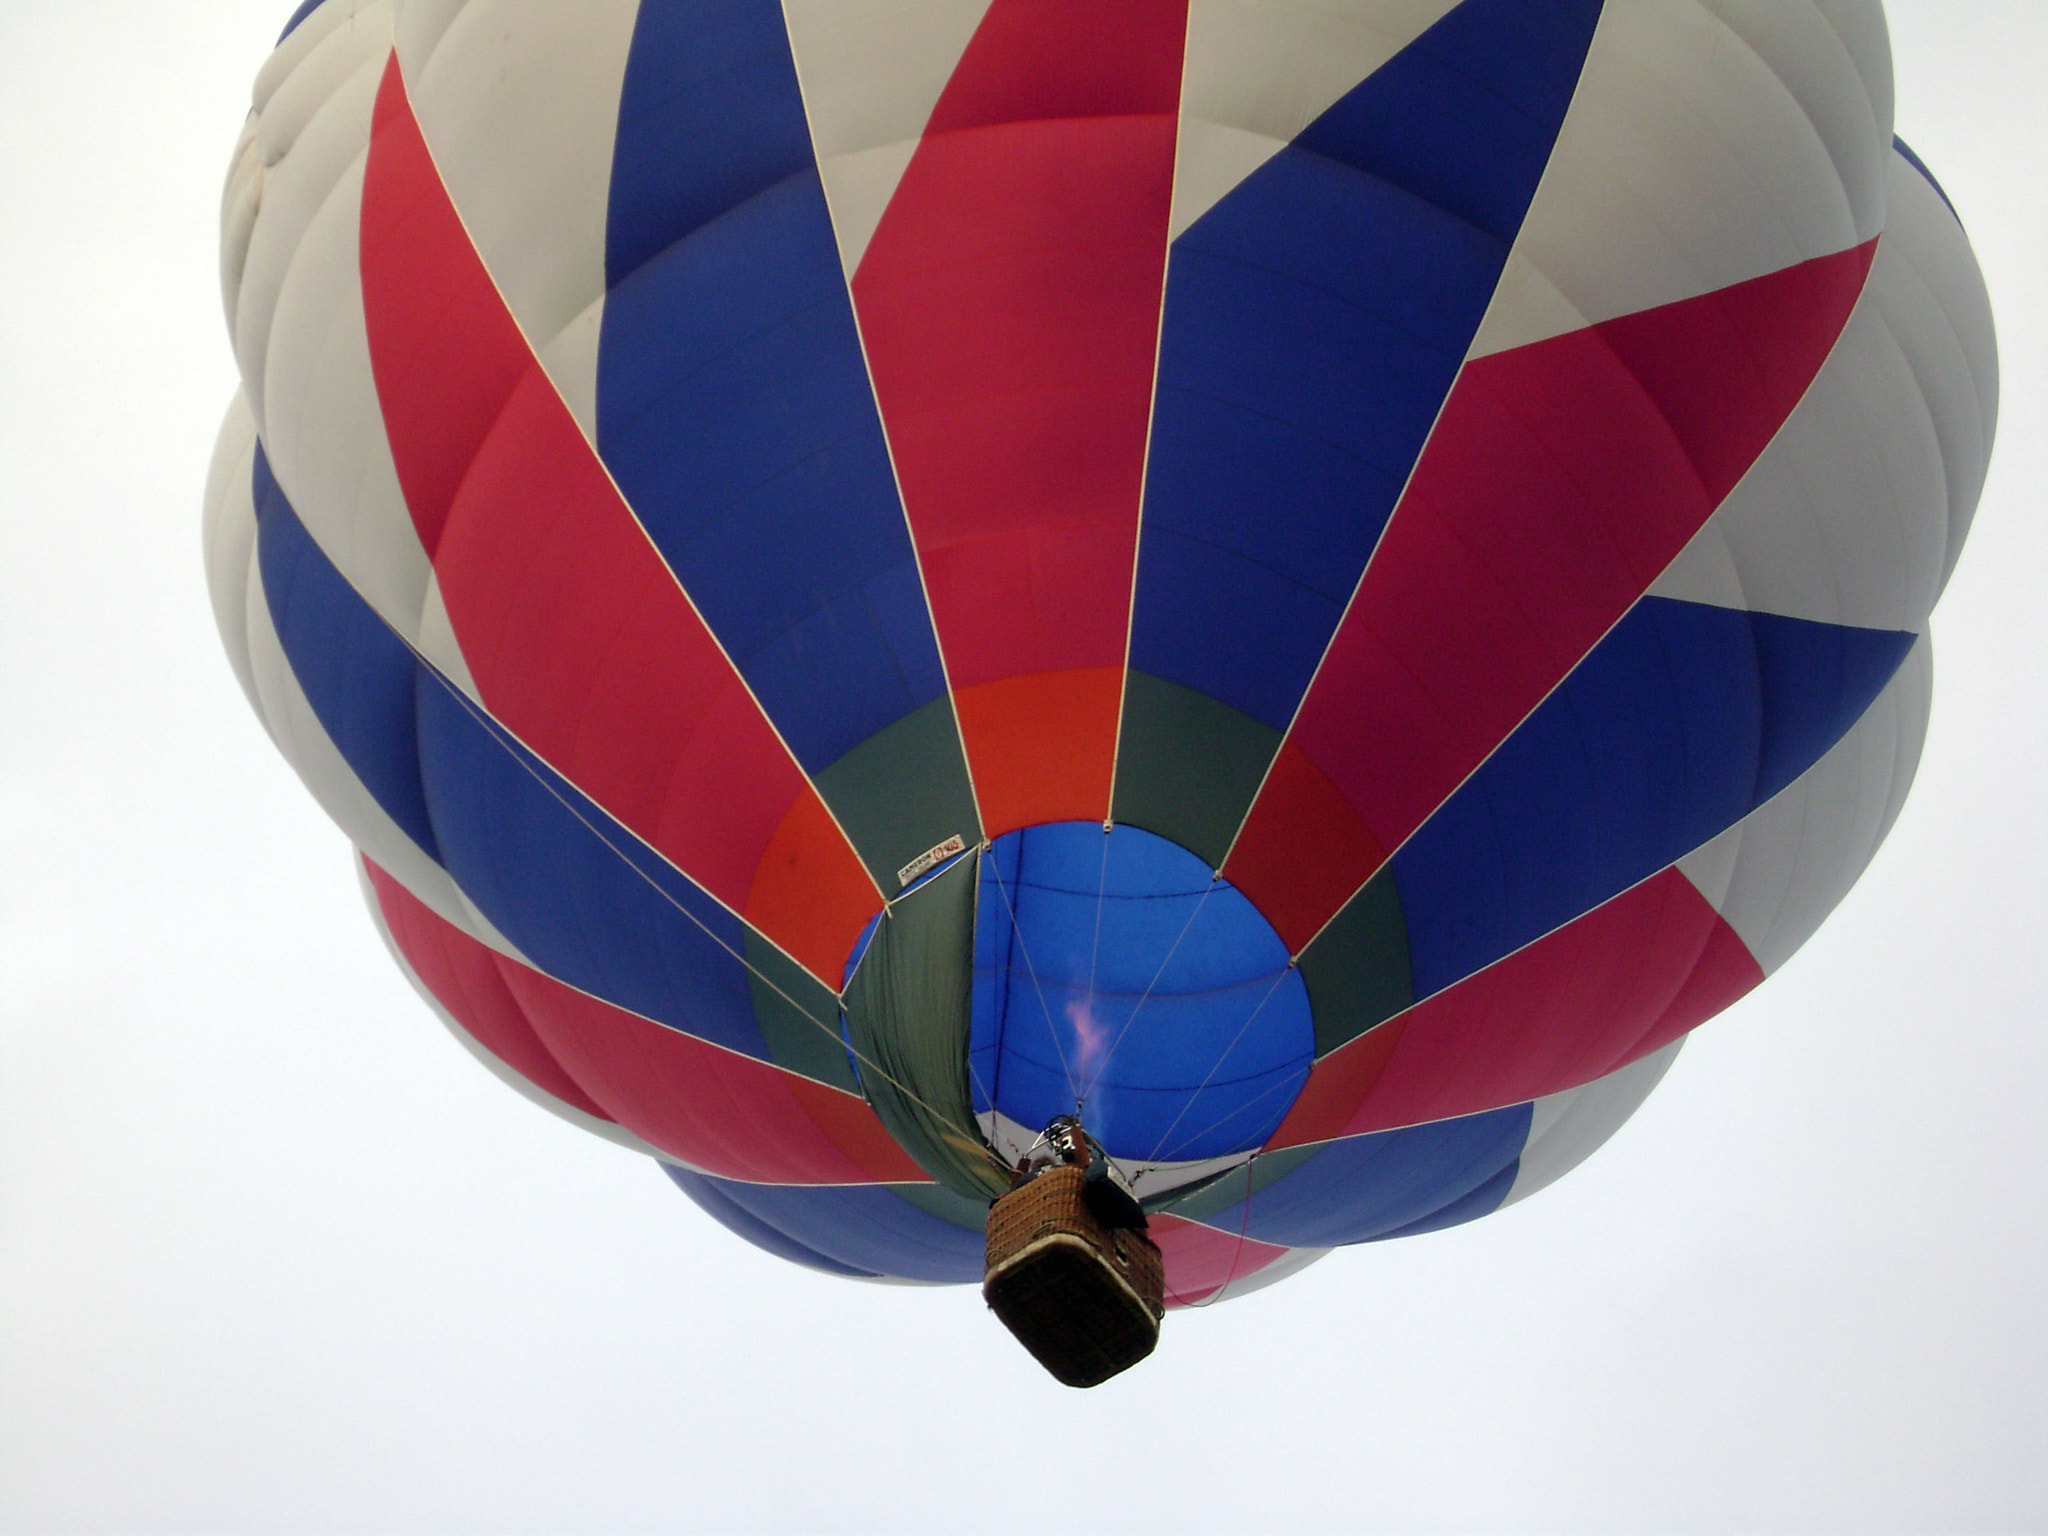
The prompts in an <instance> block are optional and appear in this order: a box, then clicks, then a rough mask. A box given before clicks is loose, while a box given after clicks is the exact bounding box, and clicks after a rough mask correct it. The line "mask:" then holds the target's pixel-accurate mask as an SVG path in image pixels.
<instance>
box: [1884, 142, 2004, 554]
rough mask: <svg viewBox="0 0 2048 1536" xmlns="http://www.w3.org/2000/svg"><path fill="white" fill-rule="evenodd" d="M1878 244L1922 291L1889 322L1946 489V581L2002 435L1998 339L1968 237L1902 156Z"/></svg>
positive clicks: (1896, 159)
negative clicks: (1936, 443) (1927, 417)
mask: <svg viewBox="0 0 2048 1536" xmlns="http://www.w3.org/2000/svg"><path fill="white" fill-rule="evenodd" d="M1884 238H1885V247H1886V248H1887V249H1888V250H1889V252H1890V255H1891V257H1892V260H1893V262H1894V263H1895V264H1896V265H1898V266H1900V267H1903V268H1904V269H1906V271H1908V272H1909V273H1910V274H1911V277H1910V281H1913V282H1917V283H1918V284H1919V285H1920V287H1921V288H1922V289H1923V290H1924V294H1923V297H1922V299H1921V301H1920V302H1918V303H1910V304H1907V303H1902V304H1900V305H1899V306H1898V307H1897V309H1896V311H1895V312H1891V313H1888V315H1887V319H1888V321H1889V323H1890V324H1891V326H1892V329H1893V331H1894V332H1895V334H1896V336H1897V339H1898V344H1899V347H1900V350H1901V351H1902V352H1903V353H1904V354H1905V356H1906V359H1907V361H1908V362H1910V363H1911V365H1912V368H1913V374H1914V377H1915V378H1917V379H1918V380H1919V383H1920V391H1921V396H1922V398H1923V399H1925V400H1926V402H1927V405H1928V409H1929V411H1930V412H1931V413H1932V415H1933V419H1934V431H1935V435H1936V437H1937V438H1939V440H1940V442H1941V459H1942V468H1943V471H1944V473H1945V475H1946V476H1947V479H1948V509H1949V529H1948V551H1947V556H1946V558H1945V560H1944V561H1943V565H1942V579H1943V580H1944V581H1946V580H1947V578H1948V573H1949V572H1951V571H1953V570H1954V569H1955V562H1956V557H1957V556H1958V555H1960V554H1961V553H1962V549H1963V539H1964V537H1965V536H1966V535H1967V534H1968V533H1969V531H1970V520H1971V518H1972V517H1973V516H1974V515H1975V514H1976V511H1977V498H1978V497H1979V496H1980V495H1981V494H1982V493H1983V490H1984V472H1985V470H1986V469H1987V468H1988V467H1989V465H1990V462H1991V441H1992V437H1993V435H1994V433H1995V432H1996V430H1997V425H1998V338H1997V332H1996V329H1995V327H1994V325H1993V323H1992V318H1991V299H1990V296H1989V295H1988V294H1987V293H1986V292H1985V291H1984V274H1983V273H1982V272H1981V271H1980V270H1979V269H1978V266H1977V258H1976V256H1975V254H1974V253H1972V251H1971V250H1970V243H1969V238H1968V236H1967V235H1966V234H1965V233H1964V232H1963V227H1962V226H1961V225H1960V224H1958V223H1957V222H1956V219H1955V215H1954V213H1953V212H1951V211H1950V209H1949V206H1948V204H1947V203H1946V202H1945V201H1943V199H1942V196H1941V194H1940V193H1939V192H1937V191H1936V190H1935V189H1934V188H1933V187H1932V186H1930V185H1928V183H1927V180H1926V178H1925V177H1923V176H1922V175H1921V174H1920V173H1919V172H1918V171H1916V170H1915V169H1913V167H1912V165H1911V164H1909V163H1908V162H1907V161H1906V159H1905V158H1904V157H1903V156H1897V155H1895V156H1894V157H1893V159H1892V173H1891V215H1890V218H1889V219H1888V220H1887V222H1886V224H1885V236H1884ZM1907 281H1908V279H1906V278H1901V283H1902V284H1904V283H1905V282H1907Z"/></svg>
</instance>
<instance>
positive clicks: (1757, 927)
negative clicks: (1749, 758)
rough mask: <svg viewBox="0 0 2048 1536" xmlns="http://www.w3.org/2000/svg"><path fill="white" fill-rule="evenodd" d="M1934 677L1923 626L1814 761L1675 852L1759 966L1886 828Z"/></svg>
mask: <svg viewBox="0 0 2048 1536" xmlns="http://www.w3.org/2000/svg"><path fill="white" fill-rule="evenodd" d="M1932 681H1933V668H1932V661H1931V647H1930V645H1929V642H1928V640H1927V637H1926V636H1924V635H1923V636H1921V638H1920V641H1919V643H1918V644H1916V645H1915V646H1914V647H1913V649H1912V650H1911V651H1910V652H1908V653H1907V656H1906V659H1905V661H1904V662H1903V663H1902V664H1901V665H1900V667H1899V670H1898V672H1897V673H1896V674H1895V675H1894V676H1893V678H1892V680H1891V682H1890V683H1888V684H1887V685H1886V686H1885V689H1884V691H1883V692H1882V693H1880V694H1879V695H1878V696H1877V699H1876V701H1875V702H1874V703H1872V705H1871V706H1870V708H1869V709H1868V710H1867V711H1865V713H1864V715H1863V718H1862V719H1861V720H1859V721H1857V722H1856V724H1855V726H1854V727H1853V728H1851V730H1850V731H1849V733H1848V734H1847V735H1846V736H1844V737H1843V738H1842V739H1841V740H1840V741H1839V742H1837V743H1836V744H1835V745H1834V747H1833V748H1832V749H1831V750H1830V751H1829V752H1828V753H1827V754H1826V755H1825V756H1824V757H1822V758H1821V760H1820V761H1819V762H1817V763H1815V764H1814V765H1813V766H1812V767H1811V768H1809V769H1808V770H1807V771H1806V772H1805V773H1804V774H1802V775H1801V776H1800V777H1799V778H1798V779H1797V780H1795V781H1794V782H1793V783H1792V784H1790V785H1788V786H1787V787H1786V788H1785V789H1784V790H1782V791H1780V792H1779V793H1778V794H1777V795H1775V796H1774V797H1773V798H1772V799H1771V800H1769V801H1768V802H1766V803H1765V804H1764V805H1762V806H1760V807H1758V808H1757V809H1756V810H1755V811H1752V812H1751V813H1750V814H1749V815H1748V816H1747V817H1745V818H1744V819H1743V820H1741V821H1739V822H1737V823H1736V824H1735V825H1734V826H1733V827H1730V828H1729V829H1728V830H1727V831H1726V832H1723V833H1722V834H1721V835H1720V836H1719V837H1717V838H1715V839H1714V840H1713V841H1712V842H1710V843H1708V844H1706V845H1705V846H1704V847H1702V848H1700V849H1698V850H1696V851H1695V852H1693V853H1690V854H1688V855H1686V857H1685V858H1683V859H1680V860H1679V861H1678V868H1679V871H1680V872H1681V873H1682V874H1684V875H1685V877H1686V878H1687V879H1689V880H1691V881H1692V883H1693V884H1694V885H1695V886H1697V887H1699V890H1700V893H1701V894H1702V895H1704V896H1705V897H1706V898H1707V900H1708V901H1710V902H1711V903H1712V904H1713V905H1714V907H1715V909H1716V910H1717V911H1718V912H1720V914H1721V916H1722V917H1723V918H1725V919H1726V920H1727V922H1728V925H1729V926H1730V927H1731V928H1733V929H1734V930H1735V932H1736V935H1737V936H1738V937H1739V938H1740V939H1741V940H1742V942H1743V944H1744V945H1745V946H1747V947H1748V949H1749V952H1750V953H1751V954H1752V955H1754V956H1755V957H1756V961H1757V964H1758V965H1760V966H1761V967H1762V968H1763V971H1764V974H1765V975H1767V976H1768V975H1770V974H1771V973H1772V972H1773V971H1775V970H1777V969H1778V967H1780V966H1781V965H1783V964H1784V963H1785V962H1786V961H1787V960H1789V959H1790V958H1791V957H1792V954H1793V952H1794V951H1795V950H1797V949H1798V948H1799V946H1800V945H1802V944H1804V943H1805V942H1806V941H1807V940H1808V939H1809V938H1811V937H1812V936H1813V934H1814V932H1815V931H1816V930H1817V929H1819V927H1820V925H1821V923H1822V922H1824V921H1825V920H1826V918H1827V916H1828V914H1829V913H1830V912H1832V911H1834V909H1835V908H1836V906H1837V905H1839V904H1840V902H1841V900H1842V898H1843V897H1844V896H1846V895H1848V894H1849V889H1850V887H1851V886H1853V885H1854V884H1855V883H1856V881H1857V879H1858V878H1859V877H1860V876H1861V875H1862V873H1863V871H1864V869H1865V868H1866V867H1867V866H1868V865H1869V863H1870V860H1871V859H1872V857H1873V856H1875V854H1876V853H1877V849H1878V845H1879V844H1880V843H1882V842H1883V841H1884V838H1885V834H1886V833H1887V832H1889V831H1890V830H1891V826H1892V822H1893V821H1894V820H1896V819H1897V817H1898V814H1899V810H1900V808H1901V807H1902V806H1903V805H1904V804H1905V799H1906V791H1907V790H1908V789H1909V788H1911V787H1912V783H1913V771H1914V769H1915V768H1916V767H1917V766H1918V765H1919V761H1920V748H1921V745H1922V743H1923V742H1924V741H1925V739H1926V734H1927V711H1928V703H1929V695H1930V689H1931V686H1932Z"/></svg>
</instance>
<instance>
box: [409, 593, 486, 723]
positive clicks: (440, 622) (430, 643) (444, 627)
mask: <svg viewBox="0 0 2048 1536" xmlns="http://www.w3.org/2000/svg"><path fill="white" fill-rule="evenodd" d="M418 648H419V654H420V655H421V656H422V657H423V658H424V659H425V660H426V662H427V664H428V665H429V666H431V667H432V668H434V670H435V671H437V672H439V673H440V674H441V675H442V676H443V677H445V678H447V679H448V680H449V681H450V682H452V683H453V684H455V686H456V687H458V688H460V689H461V690H462V691H463V692H464V693H466V694H468V695H469V696H470V697H471V698H472V699H481V698H482V697H483V694H482V693H481V692H480V691H478V689H477V686H476V679H475V678H473V677H471V676H470V675H469V663H468V662H467V661H465V660H464V659H463V656H462V646H461V644H460V642H458V641H457V640H456V638H455V625H454V622H453V621H452V620H451V619H450V618H449V617H448V604H447V603H446V602H445V601H444V600H443V599H442V596H441V582H440V578H439V577H437V576H435V575H433V574H432V573H431V572H430V573H429V574H428V576H427V596H426V601H425V602H424V603H423V604H421V608H420V633H419V647H418Z"/></svg>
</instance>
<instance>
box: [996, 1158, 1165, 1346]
mask: <svg viewBox="0 0 2048 1536" xmlns="http://www.w3.org/2000/svg"><path fill="white" fill-rule="evenodd" d="M1084 1177H1085V1175H1084V1173H1083V1171H1082V1170H1081V1169H1080V1168H1078V1167H1075V1166H1073V1165H1066V1166H1062V1167H1057V1168H1048V1169H1047V1170H1046V1171H1045V1172H1044V1173H1041V1174H1040V1175H1038V1177H1037V1178H1035V1179H1033V1180H1031V1182H1030V1183H1028V1184H1026V1185H1024V1186H1023V1187H1022V1188H1020V1189H1015V1190H1012V1191H1011V1192H1010V1193H1009V1194H1007V1195H1005V1196H1003V1198H1002V1199H1000V1200H998V1201H997V1202H996V1203H995V1205H994V1207H993V1208H992V1209H991V1210H990V1211H989V1214H988V1277H987V1278H986V1279H985V1280H984V1281H983V1282H982V1287H981V1294H982V1296H983V1297H984V1298H985V1299H986V1300H987V1302H988V1304H989V1306H990V1308H991V1309H993V1311H994V1312H995V1314H996V1316H997V1317H999V1318H1001V1319H1002V1321H1003V1325H1004V1326H1005V1327H1006V1328H1008V1329H1009V1330H1010V1332H1011V1333H1013V1334H1015V1335H1016V1336H1017V1341H1018V1342H1019V1343H1021V1344H1022V1345H1023V1346H1024V1347H1025V1348H1026V1349H1028V1350H1030V1351H1031V1353H1032V1355H1033V1356H1035V1357H1036V1358H1037V1360H1038V1363H1039V1364H1040V1365H1043V1366H1044V1367H1045V1368H1046V1369H1047V1370H1048V1371H1050V1372H1052V1374H1053V1375H1054V1376H1056V1377H1058V1378H1059V1379H1060V1380H1061V1381H1063V1382H1065V1383H1066V1384H1067V1385H1068V1386H1070V1387H1092V1386H1095V1385H1096V1384H1097V1383H1099V1382H1104V1381H1107V1380H1109V1378H1110V1377H1112V1376H1114V1375H1116V1374H1117V1372H1119V1371H1123V1370H1128V1369H1129V1368H1130V1367H1131V1366H1134V1365H1136V1364H1137V1363H1138V1362H1139V1361H1140V1360H1142V1359H1144V1358H1145V1357H1146V1356H1147V1355H1149V1354H1151V1353H1152V1348H1153V1346H1154V1345H1156V1344H1157V1343H1158V1342H1159V1321H1160V1319H1161V1318H1162V1317H1163V1316H1164V1315H1165V1311H1166V1308H1165V1294H1166V1267H1165V1264H1164V1262H1163V1261H1162V1260H1161V1258H1160V1256H1159V1249H1158V1248H1157V1247H1156V1246H1155V1245H1154V1244H1153V1243H1152V1241H1151V1240H1150V1239H1149V1238H1147V1237H1146V1236H1145V1234H1144V1233H1142V1232H1137V1231H1133V1230H1131V1229H1129V1228H1121V1227H1120V1228H1110V1227H1106V1226H1104V1225H1103V1224H1102V1223H1101V1222H1100V1221H1099V1220H1097V1219H1096V1216H1095V1213H1094V1212H1092V1211H1091V1210H1089V1209H1088V1203H1087V1201H1086V1200H1085V1199H1084V1198H1083V1196H1082V1192H1081V1185H1082V1181H1083V1179H1084Z"/></svg>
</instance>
